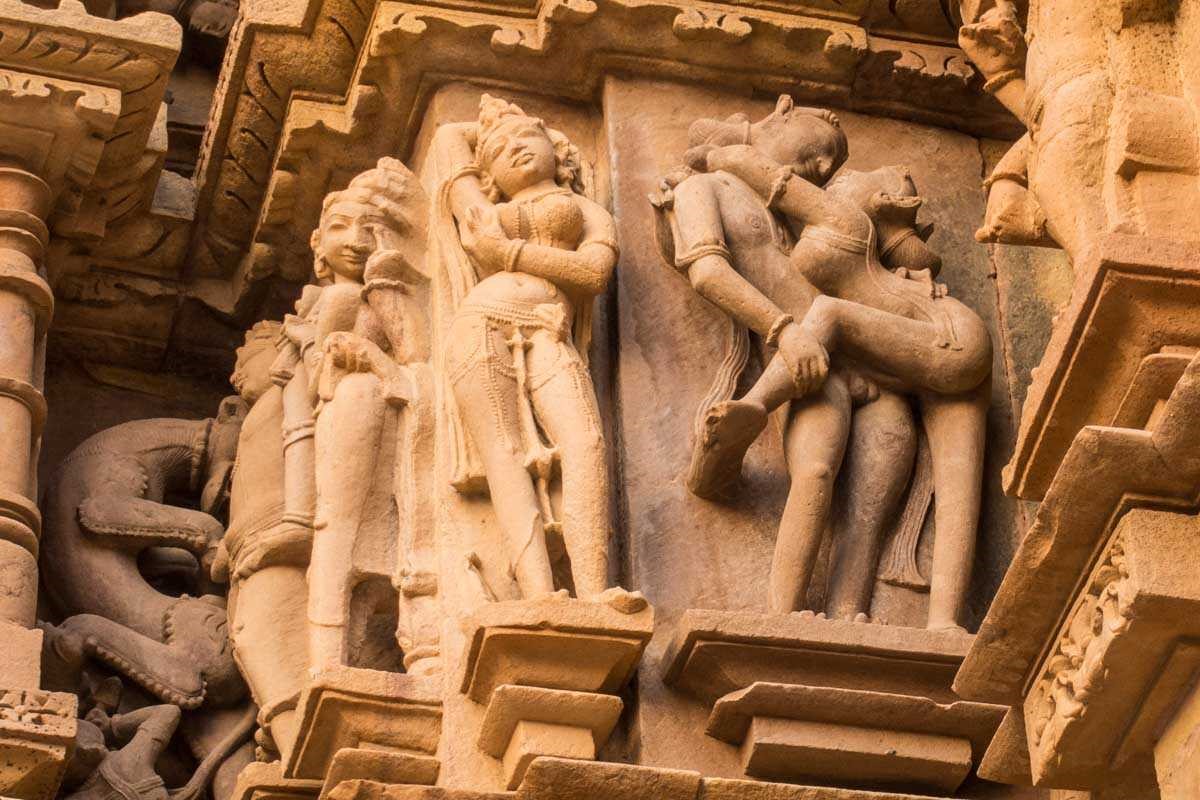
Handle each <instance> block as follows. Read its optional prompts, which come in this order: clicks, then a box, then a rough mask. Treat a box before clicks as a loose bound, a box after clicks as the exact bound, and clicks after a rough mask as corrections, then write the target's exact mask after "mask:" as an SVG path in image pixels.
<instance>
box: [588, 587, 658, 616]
mask: <svg viewBox="0 0 1200 800" xmlns="http://www.w3.org/2000/svg"><path fill="white" fill-rule="evenodd" d="M596 600H597V601H599V602H601V603H605V604H607V605H608V606H610V607H611V608H613V609H615V610H617V611H620V612H621V613H622V614H636V613H638V612H639V611H642V610H643V609H645V608H646V606H647V605H648V603H647V602H646V598H645V596H644V595H642V593H641V592H631V591H629V590H627V589H622V588H621V587H620V586H614V587H612V588H611V589H605V590H604V591H603V592H601V593H600V594H599V595H598V596H597V597H596Z"/></svg>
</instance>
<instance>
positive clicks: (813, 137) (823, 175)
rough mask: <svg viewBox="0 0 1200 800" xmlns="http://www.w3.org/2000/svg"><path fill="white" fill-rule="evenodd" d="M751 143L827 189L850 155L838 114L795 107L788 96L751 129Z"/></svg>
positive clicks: (782, 97)
mask: <svg viewBox="0 0 1200 800" xmlns="http://www.w3.org/2000/svg"><path fill="white" fill-rule="evenodd" d="M749 139H750V141H749V143H750V144H751V145H753V146H754V147H755V148H756V149H758V150H759V151H760V152H762V153H763V154H764V155H767V156H770V157H771V158H772V159H773V160H775V161H777V162H779V163H780V164H787V165H791V166H792V167H793V168H794V169H795V171H796V174H798V175H800V176H801V177H803V178H805V179H806V180H808V181H809V182H810V183H813V184H815V185H817V186H824V185H825V183H826V182H827V181H828V180H829V179H830V178H832V177H833V174H834V173H835V172H837V171H838V168H840V167H841V166H842V164H844V163H845V162H846V157H847V156H848V155H849V153H850V148H849V144H848V142H847V140H846V134H845V132H843V131H842V126H841V123H840V122H839V120H838V118H837V115H836V114H834V113H833V112H832V111H827V110H825V109H821V108H807V107H803V106H796V105H794V104H793V103H792V98H791V97H789V96H788V95H786V94H783V95H780V96H779V101H778V102H777V103H776V104H775V110H774V111H772V112H771V113H770V114H769V115H768V116H766V117H764V118H763V119H761V120H759V121H758V122H756V123H754V124H753V125H751V126H750V131H749Z"/></svg>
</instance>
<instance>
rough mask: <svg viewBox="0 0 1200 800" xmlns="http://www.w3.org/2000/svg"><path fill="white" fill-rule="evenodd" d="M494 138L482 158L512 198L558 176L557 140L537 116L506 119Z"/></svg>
mask: <svg viewBox="0 0 1200 800" xmlns="http://www.w3.org/2000/svg"><path fill="white" fill-rule="evenodd" d="M490 139H491V140H490V141H489V142H488V145H487V151H486V152H484V153H482V154H481V155H482V159H481V161H482V163H483V165H484V168H485V169H486V170H487V171H488V173H489V174H490V175H491V176H492V180H493V181H495V183H496V188H497V189H499V190H500V193H501V194H502V195H503V196H504V197H507V198H512V197H514V196H516V194H517V193H518V192H520V191H521V190H522V189H528V188H529V187H531V186H535V185H537V184H538V183H542V182H544V181H547V180H550V181H552V180H554V176H555V173H556V171H557V169H558V164H557V162H556V160H555V157H554V143H553V142H551V141H550V137H549V135H547V133H546V131H545V129H543V128H542V126H541V123H539V122H538V121H537V120H535V119H531V118H528V117H525V118H516V119H514V120H512V121H511V122H506V123H505V124H504V125H503V127H502V128H501V129H500V130H498V131H497V132H496V133H494V134H492V136H491V137H490Z"/></svg>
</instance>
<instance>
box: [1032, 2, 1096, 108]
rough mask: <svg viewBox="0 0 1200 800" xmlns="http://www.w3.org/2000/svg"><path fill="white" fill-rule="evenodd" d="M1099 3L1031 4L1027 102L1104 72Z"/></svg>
mask: <svg viewBox="0 0 1200 800" xmlns="http://www.w3.org/2000/svg"><path fill="white" fill-rule="evenodd" d="M1103 5H1104V3H1103V2H1102V0H1067V2H1061V1H1060V0H1054V1H1053V2H1051V0H1030V3H1029V22H1028V24H1027V26H1026V29H1025V30H1026V39H1027V41H1028V45H1029V49H1028V55H1027V56H1026V68H1025V80H1026V85H1027V87H1028V89H1027V91H1028V97H1029V98H1030V102H1033V101H1034V99H1035V98H1038V97H1040V96H1041V95H1042V93H1043V92H1046V91H1052V90H1053V89H1054V88H1056V87H1058V86H1061V85H1063V84H1064V83H1066V82H1067V81H1069V80H1071V79H1072V78H1075V77H1078V76H1079V75H1083V74H1085V73H1087V72H1091V71H1093V70H1099V69H1103V68H1104V65H1105V61H1106V56H1107V51H1108V45H1107V43H1106V41H1105V36H1104V26H1103V21H1102V16H1103Z"/></svg>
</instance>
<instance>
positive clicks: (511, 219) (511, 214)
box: [498, 189, 583, 250]
mask: <svg viewBox="0 0 1200 800" xmlns="http://www.w3.org/2000/svg"><path fill="white" fill-rule="evenodd" d="M498 210H499V212H500V224H501V226H503V228H504V232H505V233H506V234H508V236H509V237H511V238H514V239H524V240H525V241H527V242H529V243H531V244H540V245H545V246H546V247H557V248H558V249H560V250H574V249H575V248H576V247H577V246H578V244H579V240H580V238H581V237H582V236H583V210H582V209H580V207H579V203H578V201H577V200H576V199H575V196H574V195H573V194H571V192H570V191H568V190H565V189H564V190H563V191H561V192H553V193H551V194H544V195H541V196H540V197H536V198H534V199H532V200H528V201H525V202H520V203H503V204H501V205H499V206H498Z"/></svg>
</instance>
